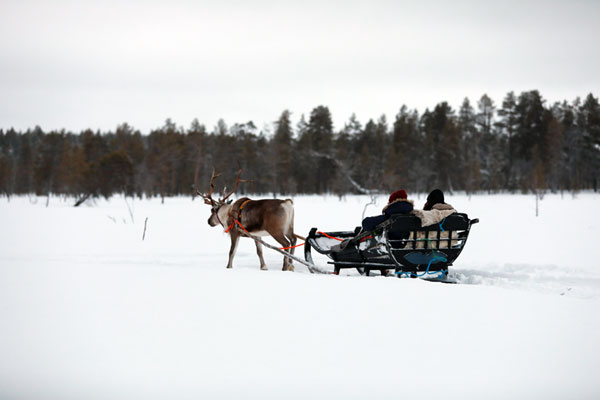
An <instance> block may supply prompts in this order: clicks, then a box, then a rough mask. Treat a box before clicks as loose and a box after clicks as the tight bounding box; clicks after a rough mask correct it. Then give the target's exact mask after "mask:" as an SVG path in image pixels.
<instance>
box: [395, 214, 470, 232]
mask: <svg viewBox="0 0 600 400" xmlns="http://www.w3.org/2000/svg"><path fill="white" fill-rule="evenodd" d="M390 220H391V224H390V226H389V228H388V229H389V231H390V232H411V231H438V230H439V231H443V230H447V231H450V230H452V231H463V230H467V229H469V217H467V214H462V213H455V214H452V215H449V216H448V217H446V218H445V219H444V220H443V221H441V222H440V223H438V224H433V225H429V226H423V227H422V226H421V219H420V218H418V217H416V216H414V215H403V214H397V215H392V217H391V218H390Z"/></svg>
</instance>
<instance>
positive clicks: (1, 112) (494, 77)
mask: <svg viewBox="0 0 600 400" xmlns="http://www.w3.org/2000/svg"><path fill="white" fill-rule="evenodd" d="M599 21H600V1H572V0H571V1H560V2H558V1H523V0H522V1H506V0H504V1H500V0H498V1H494V2H493V3H488V2H485V1H414V0H413V1H360V2H359V1H328V2H325V1H296V2H286V1H215V0H213V1H193V0H190V1H176V0H171V1H168V0H166V1H151V0H150V1H142V0H140V1H119V2H117V1H107V0H103V1H85V0H79V1H65V0H52V1H51V0H48V1H41V0H40V1H35V0H25V1H24V0H17V1H6V0H0V55H1V61H0V128H4V129H7V128H9V127H14V128H16V129H20V130H25V129H27V128H30V127H34V126H35V125H40V126H41V127H42V128H43V129H45V130H50V129H60V128H65V129H67V130H73V131H80V130H82V129H85V128H92V129H94V130H95V129H101V130H102V131H106V130H110V129H114V128H115V127H116V126H117V124H119V123H122V122H128V123H129V124H130V125H132V126H133V127H135V128H137V129H140V130H141V131H142V132H143V133H147V132H149V130H150V129H152V128H155V127H158V126H162V125H163V123H164V121H165V119H166V118H171V119H173V120H174V121H175V122H176V123H177V124H178V125H182V126H185V127H188V126H189V124H190V122H191V121H192V119H193V118H198V119H199V121H200V122H201V123H203V124H205V125H206V126H207V128H208V129H212V128H213V127H214V125H215V124H216V122H217V120H218V119H219V118H223V119H225V121H226V122H227V124H228V125H232V124H233V123H236V122H247V121H248V120H252V121H254V123H255V124H256V125H257V126H258V127H263V126H264V124H270V123H271V122H272V121H275V120H276V119H277V118H278V117H279V115H280V114H281V112H282V111H283V110H284V109H289V110H290V111H291V112H292V113H293V118H294V122H296V121H297V120H298V119H299V117H300V115H301V114H305V115H306V116H307V117H308V115H309V114H310V111H311V110H312V109H313V108H314V107H316V106H318V105H326V106H328V107H329V108H330V110H331V112H332V114H333V117H334V122H335V127H336V129H338V128H341V127H342V126H343V124H344V122H346V121H347V120H348V118H349V117H350V115H351V114H352V113H353V112H354V113H356V114H357V116H358V118H359V120H361V121H362V122H363V123H364V122H366V121H367V120H368V119H369V118H378V117H379V116H380V115H381V114H384V113H385V114H386V115H387V117H388V121H389V122H391V121H393V118H394V115H395V114H396V113H397V111H398V109H399V108H400V106H401V105H402V104H407V105H408V106H409V107H410V108H417V109H418V110H419V111H421V112H422V111H423V110H424V109H425V108H426V107H429V108H432V107H434V106H435V104H436V103H438V102H440V101H444V100H445V101H448V102H449V103H450V104H451V105H452V106H453V107H454V108H458V107H459V106H460V103H461V102H462V99H463V98H464V97H465V96H468V97H469V98H470V99H471V101H472V103H473V104H475V103H476V101H477V99H478V98H479V97H480V96H481V95H482V94H483V93H487V94H488V95H490V96H491V97H492V98H493V99H494V100H495V101H496V104H499V103H501V100H502V98H503V97H504V95H505V94H506V93H507V92H508V91H510V90H514V91H515V92H516V93H519V92H521V91H523V90H530V89H538V90H540V92H541V93H542V95H543V96H544V98H546V99H547V100H549V101H550V102H554V101H559V100H561V101H562V100H564V99H566V100H573V99H574V98H575V97H577V96H581V97H583V96H585V95H587V94H588V93H590V92H592V93H594V94H595V95H596V96H598V95H599V94H600V74H599V71H600V52H599V51H598V49H599V48H600V45H599V44H598V39H599V38H600V22H599Z"/></svg>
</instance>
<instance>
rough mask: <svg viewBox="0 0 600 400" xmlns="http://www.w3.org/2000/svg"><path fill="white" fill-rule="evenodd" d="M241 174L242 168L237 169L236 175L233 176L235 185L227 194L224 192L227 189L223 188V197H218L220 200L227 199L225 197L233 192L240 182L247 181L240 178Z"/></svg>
mask: <svg viewBox="0 0 600 400" xmlns="http://www.w3.org/2000/svg"><path fill="white" fill-rule="evenodd" d="M241 175H242V169H241V168H240V169H239V170H238V173H237V176H236V177H235V186H234V187H233V190H232V191H231V192H229V193H228V194H225V193H226V190H227V189H226V188H224V189H223V198H222V199H219V201H220V202H225V200H227V198H228V197H229V196H231V195H232V194H234V193H235V191H236V190H237V188H238V186H239V185H240V183H241V182H249V181H247V180H244V179H240V176H241Z"/></svg>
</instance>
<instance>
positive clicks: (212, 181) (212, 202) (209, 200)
mask: <svg viewBox="0 0 600 400" xmlns="http://www.w3.org/2000/svg"><path fill="white" fill-rule="evenodd" d="M219 176H221V174H216V173H215V168H214V167H213V171H212V175H211V177H210V189H209V191H208V193H207V194H203V193H200V191H198V194H199V195H200V196H202V198H203V199H204V203H206V204H208V205H209V206H214V205H215V204H217V202H216V201H215V200H214V199H213V198H212V194H213V192H214V191H215V179H216V178H218V177H219Z"/></svg>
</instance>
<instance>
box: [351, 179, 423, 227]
mask: <svg viewBox="0 0 600 400" xmlns="http://www.w3.org/2000/svg"><path fill="white" fill-rule="evenodd" d="M413 207H414V203H413V201H412V200H408V195H407V194H406V190H404V189H400V190H396V191H395V192H394V193H392V194H391V195H390V198H389V200H388V204H387V205H386V206H385V207H383V210H382V211H381V212H382V214H381V215H376V216H374V217H367V218H365V219H363V221H362V228H363V230H364V231H372V230H373V229H375V227H376V226H377V225H379V224H380V223H382V222H383V221H385V220H387V219H388V218H389V217H391V216H392V215H394V214H410V212H411V211H412V210H413Z"/></svg>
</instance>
